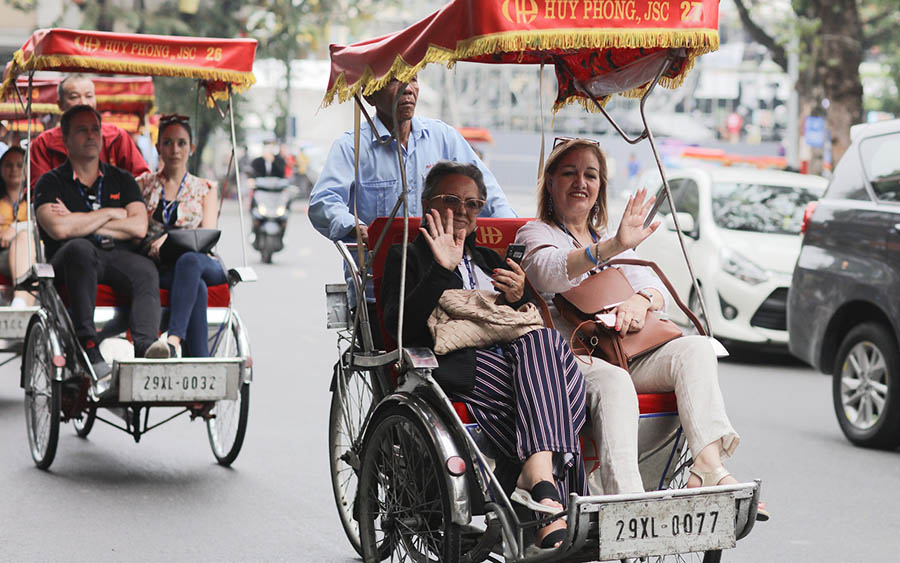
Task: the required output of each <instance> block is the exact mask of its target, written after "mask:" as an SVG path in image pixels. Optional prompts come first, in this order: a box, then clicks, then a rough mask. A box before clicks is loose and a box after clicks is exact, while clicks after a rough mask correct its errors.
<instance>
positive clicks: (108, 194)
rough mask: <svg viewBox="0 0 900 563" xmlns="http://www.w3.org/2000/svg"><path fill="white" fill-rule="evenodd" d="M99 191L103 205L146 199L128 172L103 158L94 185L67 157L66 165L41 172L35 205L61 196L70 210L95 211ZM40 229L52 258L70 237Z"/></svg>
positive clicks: (52, 201)
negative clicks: (82, 177)
mask: <svg viewBox="0 0 900 563" xmlns="http://www.w3.org/2000/svg"><path fill="white" fill-rule="evenodd" d="M98 191H99V192H100V206H101V207H122V208H124V207H125V206H126V205H128V204H129V203H133V202H135V201H140V202H142V203H143V199H142V198H141V190H140V188H139V187H138V185H137V182H135V181H134V178H133V177H132V176H131V174H129V173H128V172H126V171H124V170H122V169H120V168H116V167H115V166H110V165H109V164H107V163H105V162H101V163H100V175H99V176H98V177H97V180H96V181H94V183H93V185H91V186H85V185H84V184H82V183H81V181H80V180H79V179H78V178H77V177H76V176H75V171H74V170H73V169H72V163H71V162H69V160H68V159H66V161H65V162H64V163H62V165H60V166H58V167H57V168H54V169H53V170H51V171H50V172H47V173H46V174H44V175H43V176H41V178H40V179H39V180H38V181H37V184H35V187H34V208H35V210H36V209H38V208H39V207H40V206H42V205H44V204H45V203H55V202H56V200H57V198H59V200H60V201H62V202H63V203H64V204H65V206H66V207H67V208H68V209H69V211H71V212H73V213H87V212H89V211H92V209H91V207H90V203H89V201H90V200H89V198H91V197H93V198H94V199H96V197H97V192H98ZM40 232H41V240H43V241H44V249H45V250H46V252H47V259H48V260H49V259H50V258H51V257H52V256H53V254H54V253H56V251H57V250H58V249H59V247H60V246H62V244H63V243H64V242H66V241H65V240H55V239H53V238H52V237H51V236H50V235H49V234H47V231H45V230H44V229H43V227H41V229H40Z"/></svg>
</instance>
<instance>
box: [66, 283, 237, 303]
mask: <svg viewBox="0 0 900 563" xmlns="http://www.w3.org/2000/svg"><path fill="white" fill-rule="evenodd" d="M207 290H208V292H209V298H208V300H207V307H228V305H229V304H230V303H231V292H230V291H228V284H227V283H223V284H219V285H211V286H209V287H208V288H207ZM59 295H60V297H62V299H63V302H65V303H66V304H68V303H69V294H68V292H67V291H66V288H65V286H61V287H60V288H59ZM159 301H160V304H161V305H162V306H163V307H168V306H169V290H168V289H160V290H159ZM128 305H129V301H128V298H126V297H124V296H121V295H116V293H115V292H114V291H113V288H111V287H110V286H108V285H103V284H98V285H97V307H127V306H128Z"/></svg>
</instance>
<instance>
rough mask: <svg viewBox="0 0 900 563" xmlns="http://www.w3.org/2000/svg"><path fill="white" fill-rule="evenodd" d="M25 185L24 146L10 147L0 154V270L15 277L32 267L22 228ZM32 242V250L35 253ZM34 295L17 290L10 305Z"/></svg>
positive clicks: (27, 301) (30, 300) (28, 302)
mask: <svg viewBox="0 0 900 563" xmlns="http://www.w3.org/2000/svg"><path fill="white" fill-rule="evenodd" d="M24 186H25V150H24V149H22V148H20V147H10V148H9V149H7V150H6V152H4V153H3V156H0V274H2V275H3V276H5V277H7V278H10V280H11V281H15V280H16V279H17V278H18V277H19V276H21V275H22V274H24V273H25V272H26V271H27V270H28V268H30V267H31V264H32V262H34V260H29V259H28V230H27V229H23V228H22V227H23V226H24V225H25V223H24V221H26V213H27V211H28V209H27V206H26V204H25V202H24V201H22V200H21V198H20V196H21V194H22V193H23V192H22V188H23V187H24ZM34 245H35V243H32V245H31V254H32V256H33V255H34ZM33 303H34V297H32V296H31V294H29V293H28V292H27V291H17V292H16V293H15V297H14V298H13V300H12V303H11V305H12V306H13V307H18V306H25V305H31V304H33Z"/></svg>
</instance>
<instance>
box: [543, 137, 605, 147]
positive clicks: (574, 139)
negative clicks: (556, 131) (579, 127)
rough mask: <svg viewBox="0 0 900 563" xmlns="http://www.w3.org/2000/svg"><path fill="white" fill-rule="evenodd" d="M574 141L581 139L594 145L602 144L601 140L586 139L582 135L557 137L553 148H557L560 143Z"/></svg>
mask: <svg viewBox="0 0 900 563" xmlns="http://www.w3.org/2000/svg"><path fill="white" fill-rule="evenodd" d="M572 141H581V142H584V143H590V144H592V145H597V146H598V147H599V146H600V141H595V140H594V139H584V138H581V137H555V138H554V139H553V148H554V149H555V148H556V147H558V146H559V145H564V144H566V143H570V142H572Z"/></svg>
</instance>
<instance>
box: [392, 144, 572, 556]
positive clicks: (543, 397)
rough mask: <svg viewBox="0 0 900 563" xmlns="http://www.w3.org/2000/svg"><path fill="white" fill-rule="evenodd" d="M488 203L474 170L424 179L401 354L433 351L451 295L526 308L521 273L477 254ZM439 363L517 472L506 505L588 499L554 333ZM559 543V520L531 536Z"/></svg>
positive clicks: (448, 169)
mask: <svg viewBox="0 0 900 563" xmlns="http://www.w3.org/2000/svg"><path fill="white" fill-rule="evenodd" d="M485 194H486V189H485V186H484V182H483V179H482V176H481V172H480V171H479V170H478V168H476V167H475V166H472V165H467V164H460V163H453V162H440V163H438V164H436V165H435V166H434V167H433V168H432V170H431V172H429V174H428V178H427V179H426V180H425V189H424V190H423V193H422V208H423V209H424V210H425V212H424V217H423V221H424V224H423V228H422V229H420V231H421V234H420V235H419V237H418V238H416V240H415V241H413V242H412V244H410V245H409V247H408V256H407V263H406V295H405V303H404V322H403V343H404V344H405V345H410V346H427V347H429V348H433V347H434V342H433V340H432V337H431V333H430V332H429V330H428V327H427V325H426V321H427V319H428V317H429V315H430V314H431V312H432V311H433V310H434V308H435V306H437V304H438V300H439V299H440V297H441V294H443V292H444V291H446V290H448V289H469V290H476V289H495V290H496V291H498V292H499V294H500V296H501V299H502V300H503V301H504V302H505V303H506V304H507V305H509V306H510V307H512V308H518V307H519V306H521V305H522V304H523V303H525V302H526V301H527V295H526V292H525V273H524V271H523V270H522V269H521V268H520V267H519V265H518V264H516V263H515V262H513V261H512V260H507V261H506V262H505V263H504V261H503V260H501V259H500V257H499V256H498V255H497V254H496V253H495V252H494V251H492V250H490V249H486V248H480V247H478V246H476V245H475V227H476V219H477V217H478V213H479V212H480V211H481V209H482V207H483V206H484V201H485ZM401 252H402V250H401V247H400V245H395V246H394V247H392V248H391V249H390V251H389V253H388V257H387V262H386V265H385V276H384V281H383V285H382V294H381V299H382V303H383V304H384V321H385V326H386V328H387V329H388V330H389V331H391V332H392V333H395V331H396V329H397V320H398V315H399V304H400V268H401ZM394 335H395V336H396V334H394ZM438 360H439V364H440V367H438V368H437V369H436V370H435V371H434V377H435V379H436V380H437V382H438V383H440V385H441V387H442V388H443V389H444V391H445V392H446V393H447V395H448V396H449V397H450V398H451V399H452V400H454V401H463V402H465V403H466V405H467V407H468V409H469V411H470V412H471V413H472V415H473V417H474V418H475V420H477V421H478V423H479V425H480V426H481V428H482V430H483V431H484V432H485V433H486V434H487V435H488V436H489V438H490V439H491V441H492V442H493V443H494V445H495V446H496V447H497V449H498V451H499V452H501V454H502V455H503V456H505V457H506V458H508V459H511V460H514V461H517V462H519V463H521V464H522V467H521V472H520V474H519V477H518V480H517V482H516V489H515V492H514V493H513V496H512V498H513V500H515V501H517V502H520V503H522V504H524V505H526V506H528V507H529V508H531V509H532V510H535V511H537V512H545V513H551V514H552V513H556V512H559V511H560V510H561V509H562V508H563V505H564V502H565V501H566V499H567V497H568V493H569V492H576V493H578V494H584V493H585V491H586V490H587V483H586V480H585V473H584V466H583V464H582V461H581V453H580V449H579V443H578V432H579V431H580V430H581V427H582V425H583V424H584V421H585V405H584V380H583V378H582V375H581V372H580V371H579V370H578V367H577V365H576V363H575V359H574V356H573V354H572V351H571V350H570V349H569V346H568V344H567V343H566V341H565V339H564V338H562V337H561V336H560V334H559V333H557V332H556V331H555V330H552V329H540V330H535V331H532V332H530V333H528V334H526V335H525V336H522V337H520V338H518V339H516V340H514V341H513V342H511V343H509V344H506V345H503V346H499V347H495V348H491V349H475V348H467V349H463V350H458V351H455V352H451V353H448V354H446V355H444V356H440V357H439V358H438ZM554 468H556V469H557V471H556V472H554ZM554 473H555V474H554ZM565 533H566V532H565V522H564V521H563V520H556V521H554V522H553V523H551V524H549V525H548V526H546V527H544V528H541V529H539V530H538V532H537V538H536V543H537V544H538V546H540V547H547V548H551V547H554V546H555V545H558V544H559V543H560V542H561V541H562V539H563V538H564V537H565Z"/></svg>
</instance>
